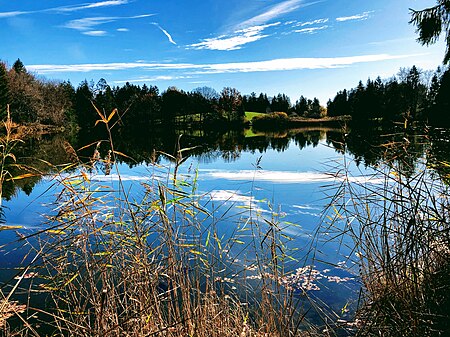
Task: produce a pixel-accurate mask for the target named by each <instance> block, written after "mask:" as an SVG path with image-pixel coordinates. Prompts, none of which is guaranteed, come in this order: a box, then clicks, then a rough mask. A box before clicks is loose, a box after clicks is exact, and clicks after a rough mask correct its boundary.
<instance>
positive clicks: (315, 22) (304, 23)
mask: <svg viewBox="0 0 450 337" xmlns="http://www.w3.org/2000/svg"><path fill="white" fill-rule="evenodd" d="M328 21H330V19H328V18H323V19H317V20H312V21H306V22H296V23H295V24H294V25H293V27H305V26H312V25H320V24H323V23H327V22H328Z"/></svg>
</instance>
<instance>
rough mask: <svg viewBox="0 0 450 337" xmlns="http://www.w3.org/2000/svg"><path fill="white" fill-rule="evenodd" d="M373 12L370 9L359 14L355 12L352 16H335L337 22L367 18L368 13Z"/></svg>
mask: <svg viewBox="0 0 450 337" xmlns="http://www.w3.org/2000/svg"><path fill="white" fill-rule="evenodd" d="M370 13H373V12H372V11H369V12H364V13H361V14H356V15H352V16H342V17H339V18H336V21H339V22H345V21H354V20H367V19H368V18H369V14H370Z"/></svg>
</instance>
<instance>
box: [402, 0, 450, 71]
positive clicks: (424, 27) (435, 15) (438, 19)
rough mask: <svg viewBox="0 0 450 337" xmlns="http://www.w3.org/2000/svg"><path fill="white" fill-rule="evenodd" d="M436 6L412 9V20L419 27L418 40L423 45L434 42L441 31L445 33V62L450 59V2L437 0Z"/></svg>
mask: <svg viewBox="0 0 450 337" xmlns="http://www.w3.org/2000/svg"><path fill="white" fill-rule="evenodd" d="M436 2H437V4H436V6H434V7H430V8H426V9H423V10H419V11H417V10H411V21H410V22H409V23H412V24H414V25H415V26H416V27H417V33H419V37H418V39H417V40H418V41H419V42H420V43H421V44H422V45H427V46H428V45H430V44H434V43H435V42H436V41H437V40H438V39H439V36H440V35H441V33H445V41H446V43H447V48H446V51H445V55H444V61H443V63H444V64H447V63H449V61H450V2H449V0H437V1H436Z"/></svg>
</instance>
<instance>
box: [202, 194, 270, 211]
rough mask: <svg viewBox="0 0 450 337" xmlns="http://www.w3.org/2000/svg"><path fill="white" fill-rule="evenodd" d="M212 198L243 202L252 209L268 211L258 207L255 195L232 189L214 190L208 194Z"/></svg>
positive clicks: (224, 201)
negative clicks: (240, 192) (243, 193)
mask: <svg viewBox="0 0 450 337" xmlns="http://www.w3.org/2000/svg"><path fill="white" fill-rule="evenodd" d="M207 196H208V197H209V198H211V200H214V201H221V202H223V203H226V202H231V203H238V204H243V205H244V206H245V208H248V209H252V210H253V211H255V212H259V213H266V212H267V211H266V210H264V209H262V208H260V207H258V205H257V203H258V202H259V201H257V200H256V199H255V198H254V197H253V196H247V195H242V194H239V193H237V192H236V191H231V190H214V191H211V192H209V193H208V194H207Z"/></svg>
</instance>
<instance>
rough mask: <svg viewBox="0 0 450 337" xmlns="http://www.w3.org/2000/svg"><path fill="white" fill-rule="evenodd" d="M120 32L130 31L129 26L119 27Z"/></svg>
mask: <svg viewBox="0 0 450 337" xmlns="http://www.w3.org/2000/svg"><path fill="white" fill-rule="evenodd" d="M117 31H118V32H129V31H130V30H129V29H128V28H117Z"/></svg>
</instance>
